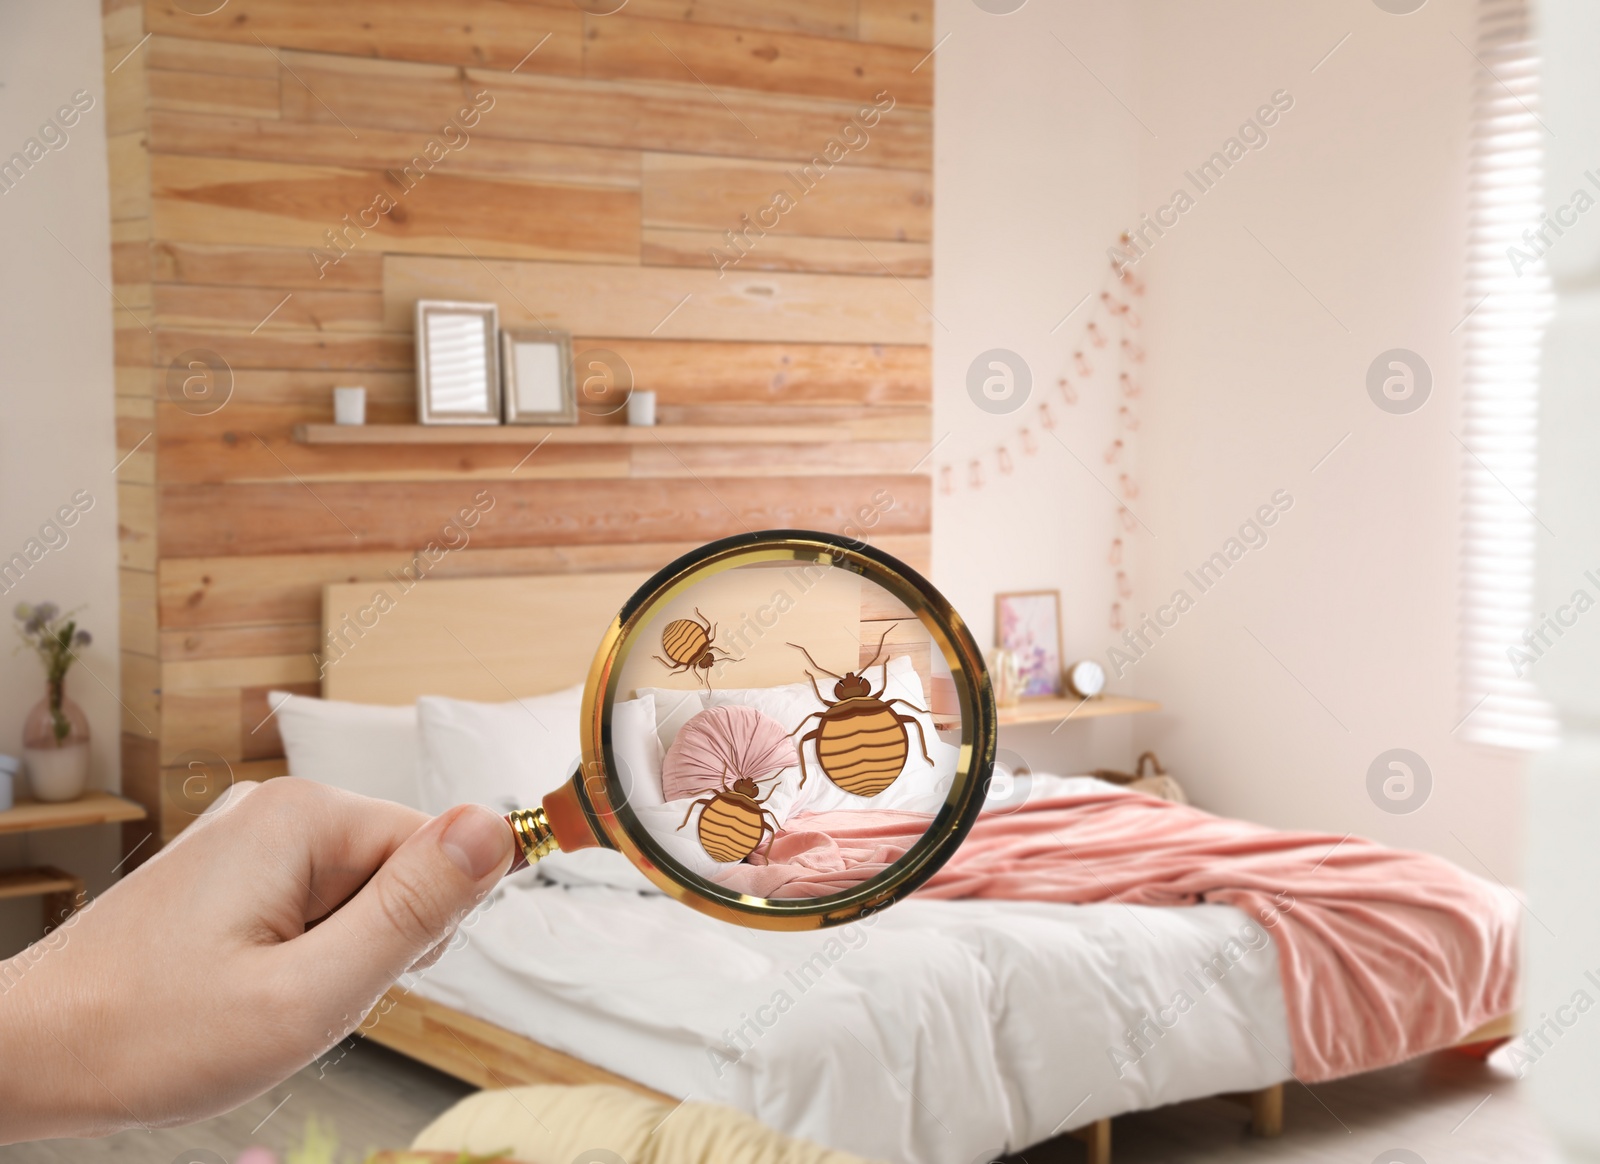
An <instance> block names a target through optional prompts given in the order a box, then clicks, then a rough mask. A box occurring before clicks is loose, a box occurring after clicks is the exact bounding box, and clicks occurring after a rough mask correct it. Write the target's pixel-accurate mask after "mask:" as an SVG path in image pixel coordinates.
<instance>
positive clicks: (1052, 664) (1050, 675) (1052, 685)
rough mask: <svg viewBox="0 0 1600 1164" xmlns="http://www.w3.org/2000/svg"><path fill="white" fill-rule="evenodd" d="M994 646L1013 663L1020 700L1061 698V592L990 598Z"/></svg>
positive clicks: (1016, 594)
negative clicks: (1011, 659) (992, 613)
mask: <svg viewBox="0 0 1600 1164" xmlns="http://www.w3.org/2000/svg"><path fill="white" fill-rule="evenodd" d="M994 637H995V645H996V646H998V647H1001V648H1003V649H1005V650H1007V651H1010V652H1011V654H1012V655H1013V656H1014V657H1015V658H1016V660H1017V676H1018V685H1019V687H1020V691H1019V694H1020V695H1021V697H1022V698H1023V699H1049V698H1052V697H1058V696H1060V695H1061V592H1060V591H1058V590H1023V591H1017V592H1015V593H1011V594H996V595H995V596H994Z"/></svg>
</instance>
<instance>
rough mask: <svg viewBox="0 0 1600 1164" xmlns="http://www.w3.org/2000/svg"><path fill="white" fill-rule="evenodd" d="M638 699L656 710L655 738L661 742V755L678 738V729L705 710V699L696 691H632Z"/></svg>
mask: <svg viewBox="0 0 1600 1164" xmlns="http://www.w3.org/2000/svg"><path fill="white" fill-rule="evenodd" d="M634 695H635V696H637V697H638V698H640V699H649V700H651V701H653V702H654V703H655V708H656V737H657V738H658V739H659V740H660V741H661V751H662V752H663V753H665V752H666V750H667V749H668V748H670V747H672V741H673V740H675V739H677V738H678V729H679V728H681V727H682V726H683V725H684V724H686V723H688V722H689V721H690V720H691V719H693V718H694V717H695V716H697V715H699V714H700V713H701V712H702V711H704V710H705V709H706V706H707V705H706V697H705V696H704V695H703V694H701V693H700V692H698V691H681V690H678V689H677V688H674V687H640V688H638V689H637V690H635V691H634Z"/></svg>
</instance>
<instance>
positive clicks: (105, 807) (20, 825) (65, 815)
mask: <svg viewBox="0 0 1600 1164" xmlns="http://www.w3.org/2000/svg"><path fill="white" fill-rule="evenodd" d="M145 815H146V814H145V810H144V806H143V805H139V804H135V803H134V802H133V801H131V800H125V799H124V798H122V797H120V796H114V795H112V794H111V793H109V792H86V793H84V794H83V795H82V796H80V797H79V798H78V799H77V800H68V801H63V802H61V803H47V802H45V801H42V800H19V801H17V802H16V805H15V807H13V808H9V809H7V810H6V811H5V812H0V833H30V832H39V831H42V830H44V829H72V828H80V827H82V826H84V825H96V824H115V823H117V822H118V821H125V820H143V819H144V818H145Z"/></svg>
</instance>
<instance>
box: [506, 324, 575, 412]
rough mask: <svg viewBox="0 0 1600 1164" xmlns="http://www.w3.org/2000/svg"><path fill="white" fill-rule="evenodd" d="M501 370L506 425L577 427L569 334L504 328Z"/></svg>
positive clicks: (570, 336) (524, 328)
mask: <svg viewBox="0 0 1600 1164" xmlns="http://www.w3.org/2000/svg"><path fill="white" fill-rule="evenodd" d="M500 369H501V380H502V393H501V394H502V397H503V399H504V401H505V411H504V417H505V422H506V423H507V424H577V423H578V389H577V383H576V381H575V380H574V379H573V372H572V335H571V334H570V333H569V332H564V331H547V330H545V329H543V328H532V327H511V328H507V329H506V330H504V331H502V332H501V333H500Z"/></svg>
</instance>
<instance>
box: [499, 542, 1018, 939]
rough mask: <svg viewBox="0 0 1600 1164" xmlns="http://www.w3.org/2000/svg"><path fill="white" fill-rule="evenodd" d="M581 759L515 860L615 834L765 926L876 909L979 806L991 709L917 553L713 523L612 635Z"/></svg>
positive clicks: (587, 692)
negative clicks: (911, 560) (713, 538)
mask: <svg viewBox="0 0 1600 1164" xmlns="http://www.w3.org/2000/svg"><path fill="white" fill-rule="evenodd" d="M580 724H581V729H582V733H583V740H582V756H583V759H582V762H581V764H580V765H579V767H578V770H577V771H576V772H575V773H574V774H573V777H572V779H571V780H570V781H569V782H568V783H567V784H565V785H563V786H562V787H561V788H559V789H557V790H556V791H554V792H552V793H550V794H549V795H548V796H546V797H545V798H544V801H543V803H542V805H541V806H540V807H538V808H530V809H522V810H518V811H516V812H513V813H511V814H510V816H508V817H507V820H508V821H509V823H510V825H511V828H512V831H513V833H514V834H515V836H516V840H517V846H518V848H519V850H520V852H521V854H522V860H521V861H519V862H518V866H517V867H521V865H522V862H523V861H525V862H527V863H529V864H531V863H533V862H536V861H538V860H539V859H540V858H541V857H544V856H546V855H547V854H549V853H550V852H552V851H554V850H556V849H560V850H563V851H568V852H570V851H573V850H577V849H583V848H589V847H592V846H596V845H598V846H603V847H606V848H611V849H615V850H617V851H619V852H621V853H622V854H623V855H624V856H626V857H627V858H628V859H629V860H630V861H631V862H632V863H633V864H634V865H635V866H636V867H638V869H639V870H640V871H641V872H643V873H644V874H645V876H646V877H648V878H649V879H650V881H652V882H653V883H654V884H655V885H656V886H657V887H659V888H660V889H661V890H662V891H664V892H665V893H667V894H669V895H670V896H672V897H675V898H677V899H678V900H679V901H682V902H683V903H684V904H686V905H689V906H691V907H693V908H695V909H698V910H700V911H701V912H703V913H707V914H710V915H712V916H713V917H718V918H721V919H723V920H725V921H729V922H733V923H735V924H738V925H744V926H754V927H758V928H762V929H776V930H806V929H816V928H820V927H823V926H831V925H838V924H842V923H844V922H849V921H853V920H856V919H858V918H860V917H863V916H864V915H866V914H868V913H872V912H875V911H877V910H880V909H883V908H884V907H886V906H888V905H890V904H892V903H893V902H895V901H897V900H899V899H900V898H901V897H904V896H905V895H906V894H908V893H910V892H911V891H912V890H914V889H915V888H916V887H917V886H919V885H921V884H922V883H923V882H925V881H926V880H927V879H928V878H929V877H931V876H932V875H933V874H934V872H935V871H936V870H937V869H938V868H939V867H940V866H941V865H942V864H944V862H945V861H946V860H948V859H949V857H950V856H951V854H952V853H954V852H955V850H956V848H957V847H958V846H959V845H960V844H961V841H962V840H963V838H964V837H965V836H966V834H967V831H968V830H969V829H970V828H971V827H972V823H973V821H974V820H975V819H976V818H977V815H978V811H979V809H980V808H981V807H982V804H983V798H984V790H985V787H986V785H987V783H988V778H989V774H990V770H991V768H992V766H993V764H994V753H995V707H994V695H993V692H992V691H991V689H990V685H989V677H988V674H987V672H986V671H985V669H984V665H983V658H982V654H981V653H980V652H979V650H978V648H977V646H976V644H975V643H974V642H973V639H972V635H971V633H970V631H969V630H968V629H967V626H966V624H965V623H964V622H963V621H962V620H961V618H960V616H959V615H958V614H956V612H955V611H954V610H953V609H952V608H951V606H950V604H949V603H948V602H947V601H945V599H944V597H943V596H942V595H941V594H940V593H939V592H938V591H937V590H935V589H934V588H933V586H932V585H931V584H930V583H929V582H928V581H927V580H926V579H924V578H923V577H921V575H919V574H918V573H917V572H916V571H914V570H912V569H911V568H910V567H909V566H907V565H905V564H904V563H902V562H899V561H897V560H895V559H894V558H892V557H890V556H889V555H888V554H885V553H883V552H881V551H879V550H876V549H874V548H872V547H870V546H867V545H865V544H863V543H860V542H857V541H853V540H850V539H846V538H842V537H837V536H834V535H831V534H826V533H818V532H814V531H809V530H770V531H764V532H760V533H752V534H744V535H739V536H736V537H731V538H726V539H724V540H722V541H717V542H712V543H711V544H709V545H706V546H702V547H701V548H700V549H698V550H695V551H693V552H691V553H689V554H686V555H684V556H683V557H681V558H679V559H678V560H677V561H675V562H673V563H672V564H671V565H669V566H667V567H666V568H665V569H663V570H661V571H660V572H659V573H658V574H656V575H655V576H654V577H653V578H651V579H650V580H649V581H648V582H646V583H645V584H644V585H643V586H642V587H641V588H640V589H639V590H638V592H637V593H635V594H634V595H633V597H632V598H630V599H629V600H628V602H627V603H626V605H624V606H623V608H622V610H621V611H620V612H619V613H618V614H617V617H616V619H615V620H614V621H613V622H612V623H611V626H610V628H609V629H608V630H607V631H606V633H605V636H604V638H603V639H602V640H601V643H600V649H599V651H598V652H597V653H596V655H595V659H594V663H593V665H592V666H591V667H590V670H589V678H588V682H587V684H586V686H585V688H584V695H583V708H582V713H581V718H580Z"/></svg>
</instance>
